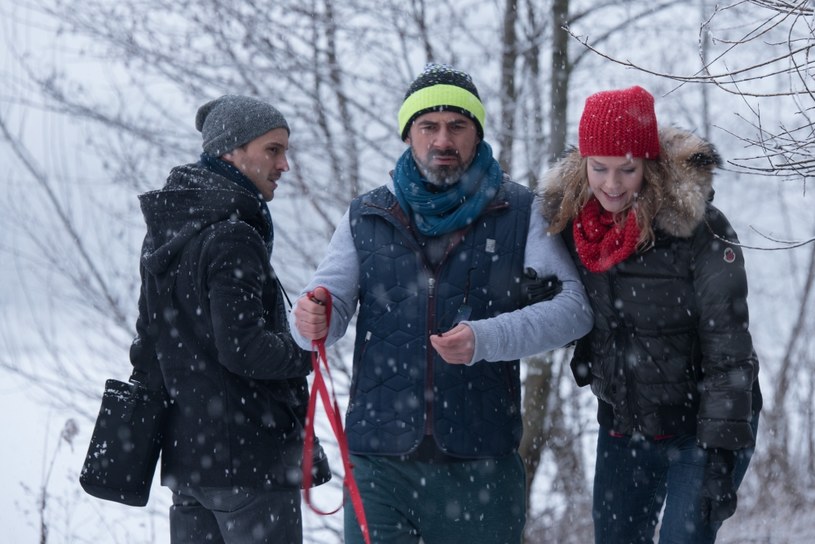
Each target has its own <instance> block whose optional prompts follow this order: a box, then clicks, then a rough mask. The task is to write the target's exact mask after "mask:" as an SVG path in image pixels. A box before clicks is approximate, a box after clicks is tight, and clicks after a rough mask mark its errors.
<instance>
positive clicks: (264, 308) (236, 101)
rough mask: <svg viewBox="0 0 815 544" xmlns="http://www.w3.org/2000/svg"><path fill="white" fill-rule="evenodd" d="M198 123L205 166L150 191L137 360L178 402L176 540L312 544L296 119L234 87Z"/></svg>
mask: <svg viewBox="0 0 815 544" xmlns="http://www.w3.org/2000/svg"><path fill="white" fill-rule="evenodd" d="M195 125H196V128H197V129H198V130H199V131H201V134H202V136H203V150H204V152H203V154H202V155H201V159H200V161H198V162H197V163H194V164H186V165H183V166H178V167H175V168H173V169H172V171H171V172H170V175H169V177H168V178H167V182H166V184H165V186H164V187H163V188H161V189H160V190H157V191H152V192H148V193H146V194H143V195H141V196H140V197H139V199H140V202H141V208H142V212H143V214H144V219H145V222H146V223H147V235H146V236H145V239H144V245H143V249H142V255H141V263H140V269H141V278H142V285H141V296H140V298H139V318H138V321H137V323H136V329H137V333H138V334H137V336H136V339H135V340H134V342H133V346H132V348H131V360H132V362H133V363H134V366H137V367H138V368H149V369H152V370H151V371H150V372H148V376H146V377H145V378H144V381H145V382H146V383H148V384H150V386H151V387H152V388H154V389H160V388H164V389H165V390H166V391H167V393H168V394H169V396H170V398H171V402H170V405H169V412H168V423H167V426H166V429H165V433H164V439H163V444H162V454H161V459H162V466H161V482H162V484H163V485H165V486H168V487H169V488H170V489H171V490H172V491H173V505H172V507H171V508H170V531H171V538H170V542H171V543H172V544H192V543H196V544H197V543H200V542H205V541H212V542H223V543H227V544H228V543H234V544H238V543H246V542H252V543H260V542H268V543H280V542H282V543H299V542H302V519H301V510H300V486H301V481H302V476H301V470H300V467H301V459H302V454H303V424H304V421H305V411H306V407H307V402H308V389H307V382H306V376H307V375H308V373H309V371H310V369H311V359H310V354H309V352H307V351H304V350H302V349H300V348H299V347H298V346H297V344H296V343H295V342H294V340H293V339H292V337H291V334H290V332H289V327H288V324H287V321H286V311H285V306H284V303H283V300H284V293H283V292H282V288H281V287H280V284H279V283H278V282H277V281H276V279H275V278H276V276H275V272H274V270H273V269H272V267H271V263H270V256H271V254H272V245H273V244H272V242H273V229H272V217H271V214H270V212H269V208H268V205H267V202H268V201H270V200H272V198H273V196H274V191H275V189H276V188H277V182H278V180H279V179H280V176H281V175H282V174H283V172H286V171H287V170H288V169H289V165H288V162H287V160H286V150H287V149H288V142H289V126H288V124H287V123H286V119H285V118H284V117H283V115H282V114H281V113H280V112H279V111H278V110H277V109H275V108H273V107H272V106H271V105H269V104H267V103H265V102H263V101H261V100H258V99H256V98H252V97H247V96H233V95H227V96H222V97H220V98H218V99H216V100H213V101H211V102H208V103H206V104H204V105H203V106H201V108H200V109H199V110H198V114H197V116H196V119H195ZM136 363H138V364H136ZM319 451H320V452H322V450H321V449H320V450H319ZM315 463H316V464H317V465H318V466H321V467H322V468H323V469H324V471H326V470H327V465H325V464H323V465H320V459H315ZM325 474H326V472H323V473H322V474H321V475H317V477H316V478H315V481H316V482H318V483H322V481H325V478H321V476H324V475H325ZM327 474H328V476H329V477H330V471H327Z"/></svg>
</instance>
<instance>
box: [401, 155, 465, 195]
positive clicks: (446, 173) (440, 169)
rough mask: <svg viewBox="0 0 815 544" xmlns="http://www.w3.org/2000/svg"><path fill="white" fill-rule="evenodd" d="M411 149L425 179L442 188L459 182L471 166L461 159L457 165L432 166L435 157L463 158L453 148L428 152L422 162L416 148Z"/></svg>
mask: <svg viewBox="0 0 815 544" xmlns="http://www.w3.org/2000/svg"><path fill="white" fill-rule="evenodd" d="M411 151H412V153H413V160H414V161H415V162H416V166H418V167H419V172H421V173H422V176H423V177H424V179H426V180H427V181H428V182H429V183H431V184H432V185H435V186H436V187H439V188H442V189H443V188H445V187H449V186H450V185H455V184H456V183H458V182H459V180H460V179H461V176H463V175H464V172H466V171H467V168H468V167H469V166H470V165H469V164H463V163H461V161H460V160H459V163H458V164H456V165H449V166H448V165H442V166H435V167H433V166H430V163H431V162H432V161H433V158H434V157H457V158H459V159H461V156H460V155H459V153H458V151H455V150H453V149H445V150H438V151H434V150H431V151H430V152H428V154H427V161H426V162H422V161H421V160H420V159H419V157H417V156H416V151H415V150H411Z"/></svg>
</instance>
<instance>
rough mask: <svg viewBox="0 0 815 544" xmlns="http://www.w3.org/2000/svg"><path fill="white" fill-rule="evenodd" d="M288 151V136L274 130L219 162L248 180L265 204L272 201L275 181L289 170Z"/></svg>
mask: <svg viewBox="0 0 815 544" xmlns="http://www.w3.org/2000/svg"><path fill="white" fill-rule="evenodd" d="M288 149H289V132H288V131H287V130H286V129H285V128H276V129H273V130H270V131H269V132H267V133H266V134H264V135H262V136H258V137H257V138H255V139H254V140H252V141H251V142H249V143H248V144H245V145H243V146H241V147H239V148H237V149H233V150H232V151H230V152H229V153H225V154H224V155H222V156H221V158H222V159H223V160H225V161H226V162H228V163H230V164H231V165H232V166H234V167H235V168H237V169H238V170H240V171H241V172H242V173H243V175H244V176H246V177H247V178H249V179H250V180H252V183H254V184H255V187H257V190H258V192H259V193H260V194H261V196H262V197H263V200H265V201H266V202H269V201H270V200H272V199H273V198H274V191H275V189H277V180H279V179H280V176H281V175H282V174H283V172H288V170H289V161H288V160H286V151H287V150H288Z"/></svg>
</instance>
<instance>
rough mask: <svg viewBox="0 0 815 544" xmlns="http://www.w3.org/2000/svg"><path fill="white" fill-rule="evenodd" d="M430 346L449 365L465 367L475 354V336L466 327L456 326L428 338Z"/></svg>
mask: <svg viewBox="0 0 815 544" xmlns="http://www.w3.org/2000/svg"><path fill="white" fill-rule="evenodd" d="M430 344H431V345H432V346H433V349H435V350H436V351H437V352H438V354H439V355H441V358H442V359H444V360H445V362H447V363H450V364H451V365H466V364H468V363H469V362H470V361H471V360H472V358H473V353H474V352H475V335H473V330H472V329H471V328H470V327H468V326H467V325H462V324H459V325H456V326H455V327H453V328H452V329H450V330H449V331H447V332H445V333H441V334H433V335H431V336H430Z"/></svg>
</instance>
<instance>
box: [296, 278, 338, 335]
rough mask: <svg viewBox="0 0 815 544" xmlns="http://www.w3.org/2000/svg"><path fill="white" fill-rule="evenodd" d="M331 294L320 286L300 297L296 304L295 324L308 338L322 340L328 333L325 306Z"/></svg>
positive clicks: (298, 330)
mask: <svg viewBox="0 0 815 544" xmlns="http://www.w3.org/2000/svg"><path fill="white" fill-rule="evenodd" d="M330 296H331V295H330V294H328V291H326V290H325V289H324V288H323V287H318V288H316V289H315V290H314V291H313V292H312V293H311V294H310V295H306V296H304V297H300V300H298V301H297V304H296V305H295V306H294V326H295V327H296V328H297V332H299V333H300V334H301V335H302V336H303V337H305V338H306V339H308V340H322V339H323V338H325V337H326V336H327V335H328V319H327V317H326V313H325V308H326V302H327V301H328V297H330Z"/></svg>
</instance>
